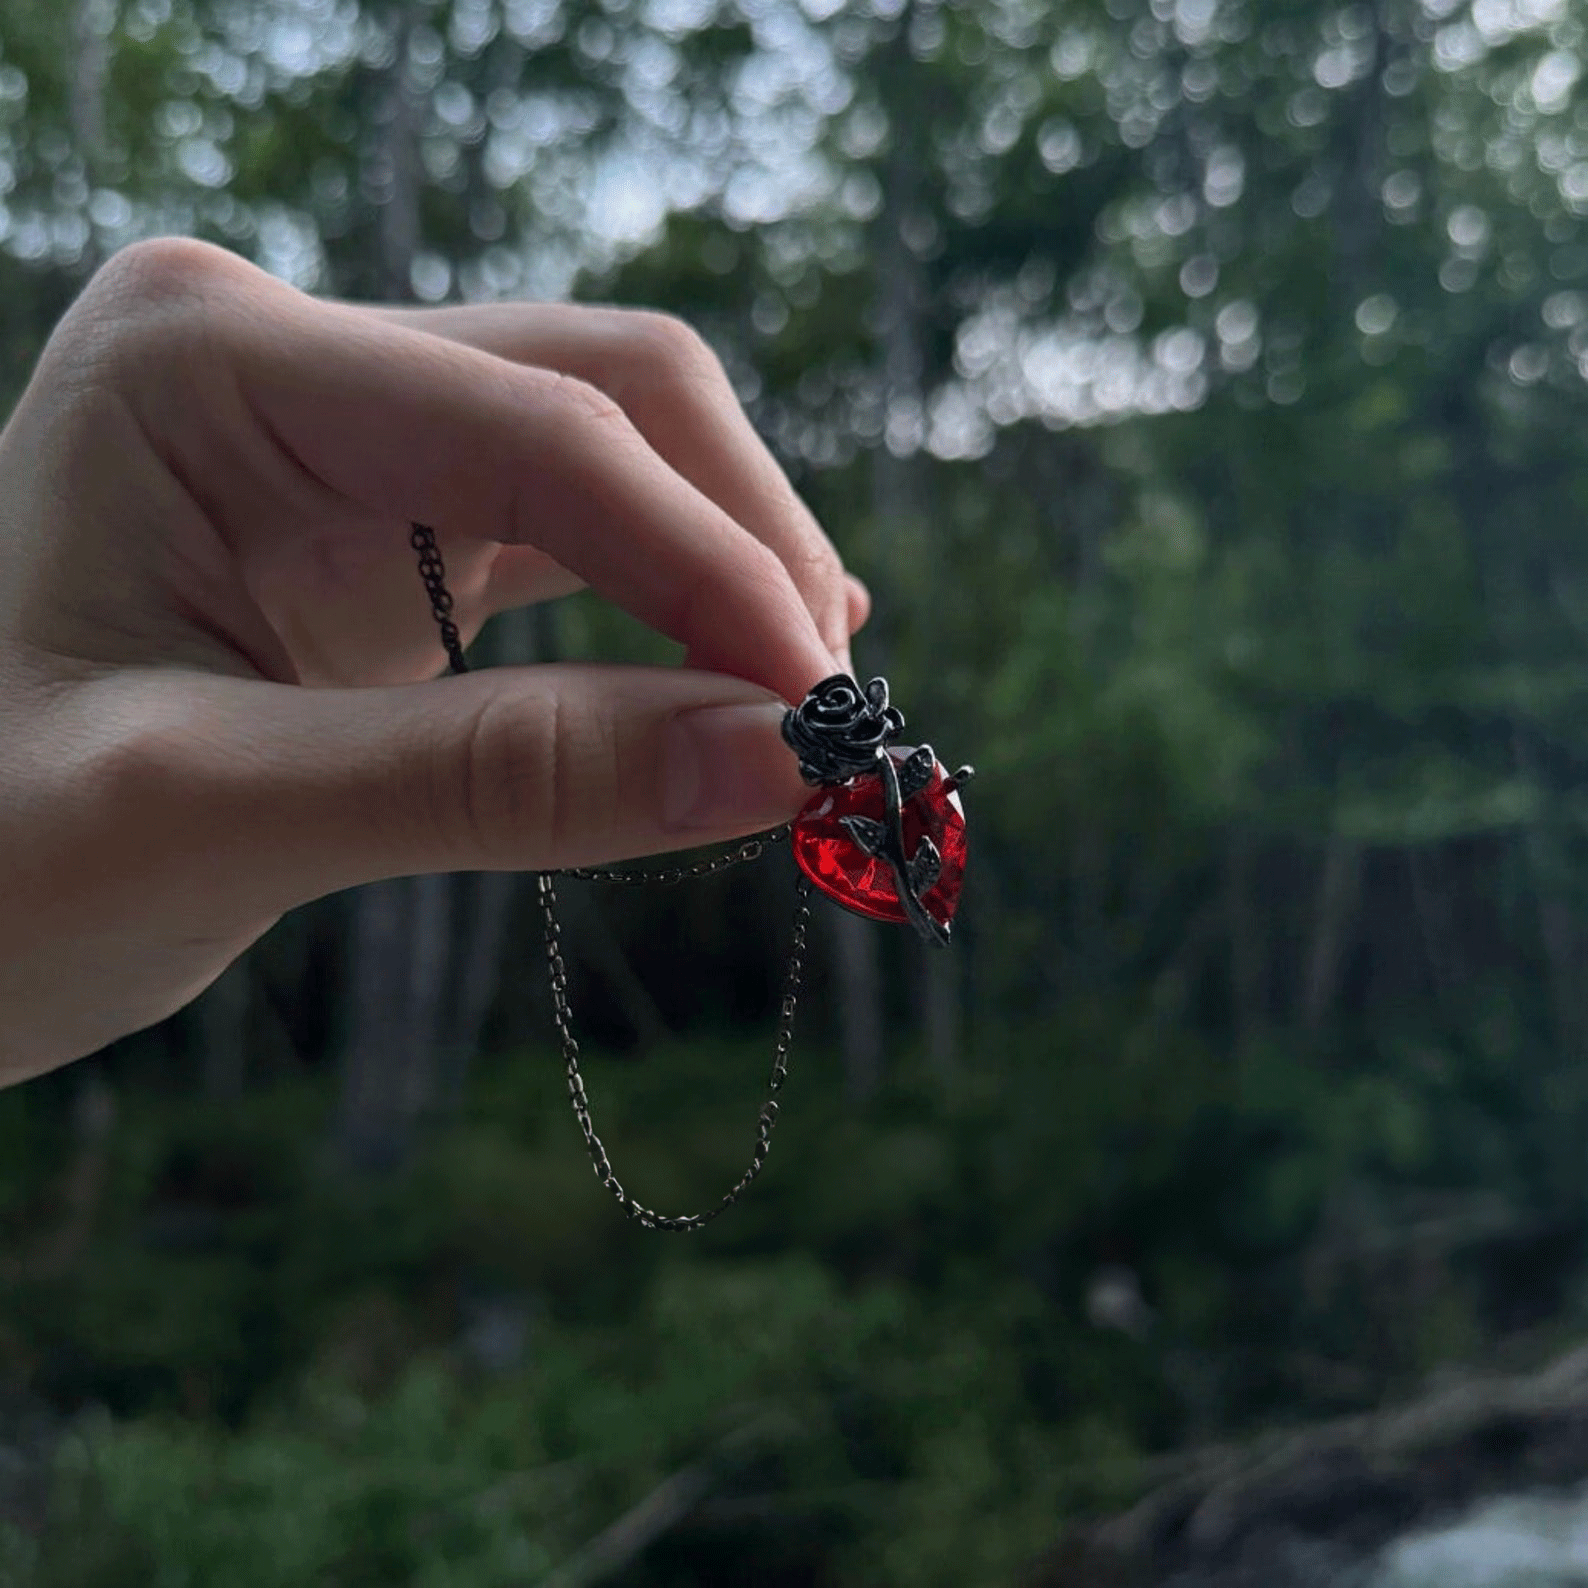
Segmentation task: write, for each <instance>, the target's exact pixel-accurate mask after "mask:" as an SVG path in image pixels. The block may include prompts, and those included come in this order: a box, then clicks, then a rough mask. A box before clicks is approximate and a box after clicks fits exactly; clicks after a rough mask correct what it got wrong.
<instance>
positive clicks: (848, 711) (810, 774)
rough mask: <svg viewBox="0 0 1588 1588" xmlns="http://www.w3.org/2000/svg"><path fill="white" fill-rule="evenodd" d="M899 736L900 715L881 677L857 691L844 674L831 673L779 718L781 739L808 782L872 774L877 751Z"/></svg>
mask: <svg viewBox="0 0 1588 1588" xmlns="http://www.w3.org/2000/svg"><path fill="white" fill-rule="evenodd" d="M903 732H904V716H903V713H901V712H900V711H899V710H898V709H897V708H896V707H893V706H890V705H889V704H888V683H887V680H886V679H884V678H873V679H872V680H871V682H870V683H869V684H867V685H866V687H865V688H864V689H861V687H860V685H859V684H857V683H856V682H855V681H854V679H852V678H851V677H849V675H848V674H847V673H834V674H833V676H832V677H831V678H824V679H823V680H822V681H821V683H819V684H818V685H817V686H816V687H815V688H814V689H813V690H812V691H811V692H810V694H808V695H807V696H806V697H805V698H804V700H802V701H801V702H800V704H799V705H798V706H797V707H796V708H794V709H793V710H791V711H787V712H785V713H784V714H783V737H784V739H785V740H786V741H787V743H788V746H789V748H790V749H791V750H793V751H794V753H795V754H796V755H797V756H798V757H799V758H800V776H801V777H802V778H804V779H805V781H806V782H807V783H816V784H822V783H842V782H845V781H846V780H847V779H849V778H852V777H854V776H855V775H856V774H857V773H861V772H869V771H872V770H873V769H874V768H875V766H876V764H877V751H878V750H879V749H881V748H882V747H883V746H884V745H886V744H888V743H890V742H891V741H892V740H894V739H897V738H898V737H899V735H900V734H901V733H903Z"/></svg>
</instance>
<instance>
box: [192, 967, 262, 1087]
mask: <svg viewBox="0 0 1588 1588" xmlns="http://www.w3.org/2000/svg"><path fill="white" fill-rule="evenodd" d="M252 1008H253V977H252V975H251V973H250V969H249V959H248V956H247V955H246V954H245V955H244V956H243V957H242V958H241V959H239V960H237V961H235V962H234V963H233V964H232V965H230V966H228V967H227V969H225V970H224V971H222V972H221V974H220V976H219V978H218V979H217V980H216V981H215V982H213V983H212V984H211V985H210V987H209V988H207V989H206V991H205V992H204V994H203V995H202V996H201V997H200V999H199V1001H198V1009H197V1013H198V1027H199V1043H200V1046H201V1047H202V1050H203V1051H202V1053H201V1054H200V1060H199V1066H200V1067H199V1087H200V1090H201V1092H202V1093H203V1095H204V1096H205V1097H208V1098H212V1099H214V1100H216V1101H217V1102H221V1101H225V1100H227V1099H229V1098H234V1097H240V1096H241V1095H242V1091H243V1084H244V1082H245V1081H246V1079H247V1075H248V1026H249V1015H250V1014H251V1012H252Z"/></svg>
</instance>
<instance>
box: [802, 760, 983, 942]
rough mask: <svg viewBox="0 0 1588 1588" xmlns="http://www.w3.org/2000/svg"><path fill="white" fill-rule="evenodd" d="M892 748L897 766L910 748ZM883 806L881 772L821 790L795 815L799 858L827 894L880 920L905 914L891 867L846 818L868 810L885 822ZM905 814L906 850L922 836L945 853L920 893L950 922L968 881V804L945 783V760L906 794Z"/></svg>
mask: <svg viewBox="0 0 1588 1588" xmlns="http://www.w3.org/2000/svg"><path fill="white" fill-rule="evenodd" d="M888 754H889V755H891V756H892V757H893V760H894V764H895V765H896V766H902V765H903V764H904V762H905V761H907V760H908V759H909V758H910V754H911V752H910V751H909V750H908V749H904V748H901V747H899V746H895V747H893V748H892V749H890V750H889V751H888ZM883 805H884V799H883V792H882V779H881V778H880V777H876V776H864V777H857V778H852V779H851V780H850V781H849V782H848V783H842V784H839V785H838V786H837V787H835V788H824V789H818V790H817V792H816V793H815V794H814V795H813V796H812V797H811V799H810V800H809V802H808V803H807V804H806V806H805V809H804V810H802V811H801V812H800V813H799V815H798V816H797V817H795V819H794V831H793V845H794V859H795V860H796V861H797V862H798V863H799V868H800V870H801V871H803V872H804V873H805V875H806V876H807V877H809V878H810V879H811V881H812V882H814V883H815V884H816V886H817V887H818V888H820V889H821V890H822V892H823V893H825V894H827V895H829V897H831V898H834V899H836V900H837V901H838V902H839V903H840V904H842V905H844V906H845V907H846V908H847V909H851V910H855V911H857V912H858V913H859V914H861V915H869V916H871V917H872V919H873V920H877V921H906V920H908V919H909V917H908V916H907V915H906V914H905V913H904V906H903V905H902V904H900V902H899V890H898V887H897V885H896V882H895V879H894V875H893V867H892V866H891V865H889V864H888V862H887V861H886V860H885V859H883V858H882V857H881V856H874V855H868V854H867V853H866V852H865V850H863V849H862V848H861V847H860V845H859V844H857V843H856V842H855V840H854V837H853V836H852V835H851V834H850V832H849V830H848V829H847V828H846V827H845V826H844V825H843V819H844V817H846V816H869V817H870V818H871V819H872V820H873V821H878V822H880V821H882V820H883ZM903 819H904V851H905V854H906V855H912V856H913V855H914V854H915V849H916V845H917V844H919V843H920V841H921V838H922V836H923V835H925V836H928V837H930V838H931V840H932V842H933V843H934V844H936V845H937V850H938V853H939V854H940V855H941V856H942V857H943V864H942V869H941V870H940V871H939V873H938V878H937V881H936V882H935V883H933V884H932V886H931V887H930V888H928V889H927V890H926V892H925V893H923V894H922V895H921V903H922V904H923V905H924V906H925V907H926V911H927V913H928V914H929V915H931V916H932V917H933V918H934V919H936V920H937V921H939V922H941V923H942V924H943V925H944V926H946V925H947V924H948V923H949V921H950V920H951V919H952V918H953V915H954V911H955V908H956V907H957V906H958V904H959V890H960V886H961V884H962V883H963V882H964V880H965V809H964V807H963V806H962V805H961V804H960V802H959V795H958V794H957V793H954V792H952V791H951V790H950V789H949V788H948V774H947V773H946V772H945V771H944V770H943V763H942V762H941V761H938V762H934V763H933V766H932V780H931V782H929V783H928V784H927V785H926V787H925V788H923V789H922V790H921V791H920V793H918V794H916V795H915V796H914V797H913V798H912V799H908V800H906V801H905V803H904V810H903Z"/></svg>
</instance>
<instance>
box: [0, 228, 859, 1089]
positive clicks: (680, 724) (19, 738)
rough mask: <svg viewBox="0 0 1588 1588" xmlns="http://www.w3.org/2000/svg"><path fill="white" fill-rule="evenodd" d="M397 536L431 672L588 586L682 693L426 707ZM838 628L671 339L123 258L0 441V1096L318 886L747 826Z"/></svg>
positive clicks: (545, 688) (663, 329) (684, 347)
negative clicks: (350, 297) (435, 602)
mask: <svg viewBox="0 0 1588 1588" xmlns="http://www.w3.org/2000/svg"><path fill="white" fill-rule="evenodd" d="M412 520H418V521H420V522H423V523H426V524H429V525H431V526H433V527H434V528H435V531H436V535H437V539H438V541H439V543H440V546H441V550H442V553H443V555H444V557H445V559H446V565H447V582H448V585H449V587H450V588H451V590H452V592H453V594H454V596H455V598H456V603H457V606H456V613H455V617H456V620H457V622H458V625H459V628H460V629H461V630H462V633H463V636H464V639H465V642H466V641H467V640H468V639H469V638H470V637H471V636H472V635H473V634H474V633H475V632H476V631H477V630H478V628H479V627H480V625H481V624H482V623H483V622H484V620H485V619H486V618H487V617H489V616H490V615H492V614H493V613H495V612H498V611H501V610H503V609H505V608H509V607H515V606H521V605H524V604H526V603H528V602H532V601H537V600H542V599H546V598H548V597H550V596H554V595H560V594H563V593H566V592H567V591H569V590H571V589H574V588H576V587H577V586H578V585H579V584H580V583H581V582H588V583H589V584H590V585H591V586H592V587H594V588H595V589H596V590H598V591H600V592H601V593H602V594H603V595H605V596H607V597H609V598H610V599H612V600H613V601H615V602H617V603H618V604H619V605H621V606H623V607H624V608H626V609H627V610H628V611H630V612H632V613H633V614H634V615H636V616H637V617H639V618H641V619H642V620H643V621H645V622H646V623H648V624H650V625H651V626H652V627H654V628H656V629H658V630H660V631H661V632H662V633H665V634H668V635H670V636H671V637H673V638H674V639H676V640H679V641H681V642H682V643H683V644H684V646H685V647H686V653H687V655H686V666H685V668H683V669H670V668H634V667H597V666H543V667H530V668H507V667H502V668H491V669H489V670H486V671H483V672H478V673H471V674H468V675H466V676H463V677H458V678H449V679H448V680H447V681H446V682H445V684H444V685H438V684H435V683H433V682H430V681H429V680H432V679H433V678H434V676H435V675H436V674H437V673H438V672H439V671H440V670H441V667H442V664H443V655H442V651H441V647H440V643H439V640H438V637H437V634H436V630H435V626H434V622H433V620H432V617H431V614H430V611H429V607H428V603H427V601H426V599H425V595H424V590H423V587H422V586H421V584H420V582H419V576H418V572H417V567H416V561H415V557H414V553H413V550H412V548H411V547H410V545H409V538H408V537H409V524H410V521H412ZM865 615H866V598H865V593H864V591H863V589H862V588H861V587H860V586H859V585H858V584H857V583H856V582H855V581H853V580H852V579H850V578H848V577H847V576H846V575H845V573H844V571H843V567H842V564H841V563H840V561H839V559H838V557H837V555H836V553H835V552H834V551H833V548H832V546H831V544H830V543H829V542H828V540H827V538H826V536H825V535H824V534H823V533H822V532H821V530H820V529H819V528H818V527H817V525H816V523H815V522H814V520H813V519H812V518H811V516H810V514H809V513H808V512H807V511H806V510H805V508H804V507H803V505H802V504H801V503H800V502H799V500H798V498H797V496H796V495H795V493H794V491H793V489H792V487H791V486H790V485H789V483H788V481H787V480H786V478H785V477H784V476H783V474H782V472H781V470H779V469H778V467H777V465H776V464H775V463H774V461H773V460H772V458H771V456H770V455H769V454H768V453H767V452H766V451H765V450H764V448H762V446H761V445H760V443H759V441H758V440H757V439H756V437H755V435H754V432H753V430H752V429H751V427H750V425H749V423H748V421H747V420H746V418H745V416H744V414H743V412H742V410H741V409H740V408H739V405H738V403H737V402H736V401H735V399H734V397H733V394H732V391H731V389H730V387H729V385H728V383H727V381H726V379H725V377H724V376H723V374H722V371H721V369H720V367H719V366H718V365H717V363H716V361H715V359H714V358H713V357H712V356H711V354H710V353H709V352H708V351H707V350H706V348H705V347H704V345H703V344H702V343H700V342H699V340H698V339H697V338H695V337H694V336H693V334H692V333H690V332H688V331H687V330H685V328H684V327H683V326H681V325H680V324H679V323H678V322H676V321H673V320H670V319H667V318H665V317H663V316H659V315H649V314H640V313H630V312H625V311H621V310H612V309H598V308H579V307H569V306H546V305H541V306H536V305H526V304H517V305H498V306H491V307H480V308H456V309H435V310H398V309H382V308H367V307H360V306H354V305H348V304H336V303H328V302H325V301H321V300H315V299H312V298H309V297H306V296H305V295H303V294H302V293H299V292H296V291H294V290H293V289H291V288H290V287H287V286H285V285H283V284H282V283H281V282H278V281H276V280H274V279H273V278H271V277H269V276H268V275H266V274H264V273H263V272H262V271H259V270H257V269H255V268H254V267H253V266H251V265H249V264H247V263H246V262H245V261H243V260H241V259H238V258H236V257H234V256H233V255H230V254H228V253H225V252H224V251H222V250H220V249H215V248H211V247H208V246H207V245H204V244H201V243H195V242H189V241H184V240H174V239H173V240H164V241H160V242H154V243H146V244H140V245H136V246H134V247H132V248H129V249H126V250H124V251H123V252H122V253H120V254H118V255H117V256H115V258H113V259H112V260H111V261H110V263H109V264H108V265H106V266H105V267H104V268H103V269H102V270H101V271H100V272H99V274H98V275H97V276H96V277H95V278H94V280H93V281H92V282H91V283H90V284H89V286H88V288H87V289H86V290H85V291H84V293H83V295H82V296H81V298H80V299H79V300H78V302H77V303H76V304H75V305H74V306H73V308H72V309H71V311H70V312H69V313H68V314H67V315H66V317H65V318H64V319H63V321H62V322H61V324H60V326H59V327H58V328H57V330H56V332H55V335H54V336H53V337H52V339H51V341H50V343H49V346H48V347H47V348H46V350H45V352H44V355H43V357H42V358H41V360H40V362H39V366H38V369H37V370H36V371H35V373H34V376H33V380H32V382H31V384H30V385H29V387H28V389H27V391H26V393H25V394H24V396H23V398H22V400H21V402H20V403H19V404H18V406H17V409H16V411H15V413H14V414H13V415H12V418H11V420H10V423H9V424H8V425H7V427H6V429H5V431H4V433H3V434H0V1083H3V1082H7V1081H15V1080H19V1079H22V1078H23V1077H25V1076H28V1075H32V1074H37V1073H39V1072H40V1071H42V1070H45V1069H48V1068H50V1067H52V1066H54V1065H58V1064H61V1063H65V1062H66V1061H68V1060H70V1059H73V1058H78V1057H80V1056H82V1055H83V1054H86V1053H89V1052H92V1051H93V1050H94V1049H96V1048H98V1047H101V1046H103V1045H104V1044H105V1043H107V1042H109V1041H111V1040H113V1039H114V1038H116V1037H118V1036H121V1035H123V1034H125V1033H127V1032H130V1031H134V1030H138V1029H140V1028H142V1027H144V1026H146V1025H150V1024H152V1023H154V1022H155V1021H157V1020H160V1019H162V1018H164V1017H165V1016H166V1015H168V1014H170V1013H171V1012H173V1011H174V1010H176V1009H178V1008H180V1007H181V1006H182V1005H183V1004H185V1003H187V1002H188V1001H189V1000H190V999H192V998H193V997H195V996H196V995H197V994H198V993H199V992H201V991H202V990H203V989H204V988H205V987H206V986H208V985H209V983H210V982H211V981H213V980H214V979H215V977H216V976H218V975H219V974H220V972H221V971H222V970H223V969H224V968H225V967H226V966H227V964H229V963H230V962H231V960H233V959H234V958H235V957H236V956H237V955H238V954H239V953H240V952H242V950H243V949H244V948H246V947H247V946H248V944H250V943H251V942H253V941H254V940H255V939H256V938H257V937H259V936H260V935H261V934H262V933H263V932H264V931H265V930H266V929H267V928H268V927H269V926H271V925H272V924H273V923H274V922H275V920H276V919H277V918H278V917H279V916H280V915H281V914H283V913H284V912H285V911H286V910H288V909H291V908H292V907H294V906H296V905H299V904H302V903H305V902H306V901H308V900H310V899H313V898H317V897H319V896H321V895H324V894H327V893H330V892H333V891H335V890H337V889H341V888H346V887H350V886H353V885H354V884H357V883H362V882H368V881H373V880H376V879H378V878H382V877H390V876H398V875H406V874H412V873H420V872H428V871H444V870H464V869H469V870H500V869H526V870H541V869H551V868H556V867H561V866H569V865H582V864H589V863H592V862H596V861H603V860H611V859H617V858H621V857H625V856H632V855H638V854H646V853H653V852H656V851H660V850H666V849H676V848H681V847H687V846H689V845H692V844H697V843H707V842H711V841H714V840H718V839H724V838H731V837H735V836H738V835H741V834H743V833H747V832H752V831H754V830H755V829H757V828H759V827H763V826H767V825H770V824H772V823H774V822H777V821H781V820H783V819H786V818H787V817H789V816H791V815H792V814H793V813H794V811H795V810H797V808H798V806H799V804H800V802H801V800H802V799H803V797H804V795H805V794H806V793H807V792H808V791H807V790H805V789H804V788H803V785H802V784H801V783H800V781H799V777H798V773H797V770H796V768H795V764H794V759H793V757H792V756H790V755H789V753H788V751H787V749H786V747H785V746H784V745H783V744H782V742H781V739H780V737H779V734H778V724H779V721H780V718H781V714H782V709H783V702H784V701H794V700H798V699H799V698H800V697H801V696H802V695H803V693H804V692H805V691H806V690H807V689H808V688H809V687H810V686H811V685H812V684H814V683H815V682H816V681H817V680H819V679H820V678H822V677H824V676H826V675H827V674H830V673H832V672H834V671H837V670H838V669H839V668H843V669H844V670H848V668H849V660H848V642H849V637H850V634H851V633H852V632H853V630H854V629H855V628H856V627H858V626H859V624H860V623H861V622H862V621H864V618H865ZM304 686H312V687H304Z"/></svg>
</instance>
